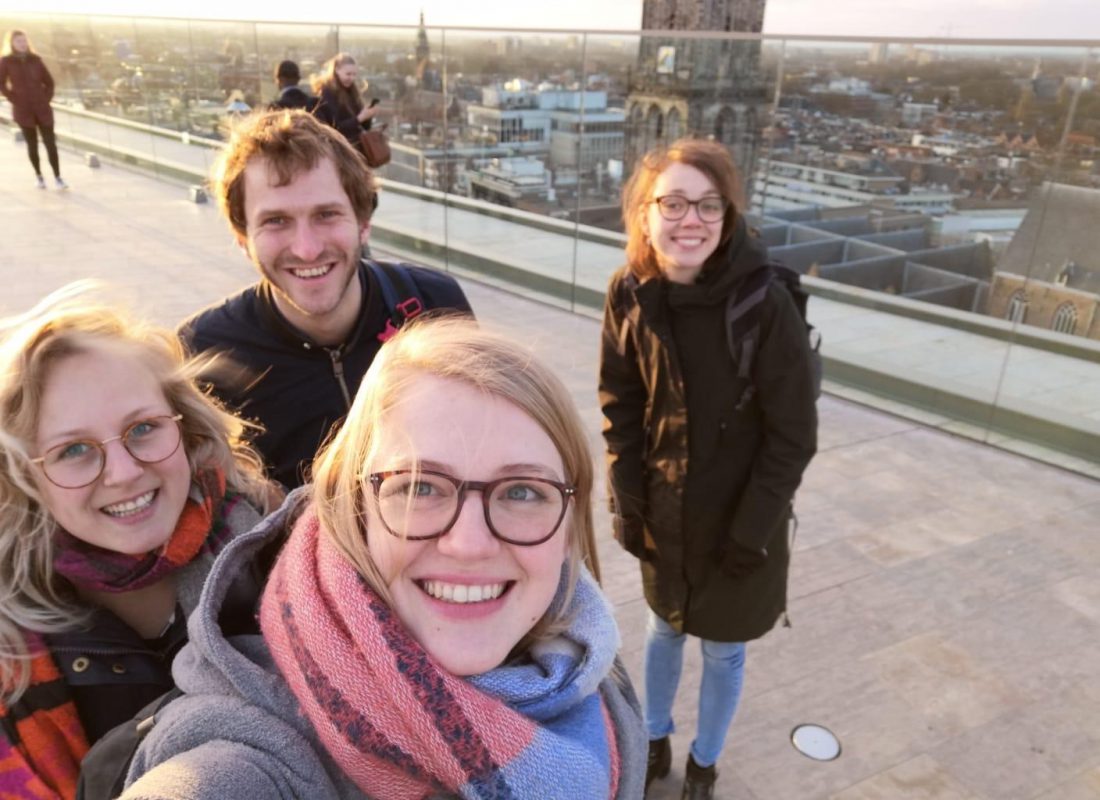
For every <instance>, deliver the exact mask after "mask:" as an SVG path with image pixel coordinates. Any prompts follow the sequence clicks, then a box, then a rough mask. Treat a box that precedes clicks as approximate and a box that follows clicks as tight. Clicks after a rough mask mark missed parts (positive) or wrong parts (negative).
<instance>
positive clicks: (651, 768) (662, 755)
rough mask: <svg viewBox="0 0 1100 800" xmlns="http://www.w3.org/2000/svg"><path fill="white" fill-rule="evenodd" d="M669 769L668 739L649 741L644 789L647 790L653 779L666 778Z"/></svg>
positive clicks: (670, 759)
mask: <svg viewBox="0 0 1100 800" xmlns="http://www.w3.org/2000/svg"><path fill="white" fill-rule="evenodd" d="M671 768H672V745H671V743H669V741H668V737H667V736H666V737H664V738H663V739H650V740H649V758H648V759H647V760H646V766H645V788H646V789H647V790H648V789H649V784H651V783H653V780H654V779H655V778H664V777H666V776H667V775H668V771H669V769H671Z"/></svg>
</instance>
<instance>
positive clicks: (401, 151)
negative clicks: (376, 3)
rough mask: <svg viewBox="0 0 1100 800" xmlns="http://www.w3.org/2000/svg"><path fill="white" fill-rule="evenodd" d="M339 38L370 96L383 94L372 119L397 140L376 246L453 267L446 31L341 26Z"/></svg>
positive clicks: (385, 171)
mask: <svg viewBox="0 0 1100 800" xmlns="http://www.w3.org/2000/svg"><path fill="white" fill-rule="evenodd" d="M333 45H334V46H335V47H336V48H338V51H339V52H345V53H350V54H351V55H352V57H354V58H355V61H356V64H357V65H358V67H359V88H360V92H361V94H362V96H363V98H364V100H365V101H366V102H368V103H369V102H372V101H373V100H374V99H375V98H377V99H378V103H377V107H378V108H379V109H380V112H379V114H378V115H377V116H376V117H375V118H374V119H375V121H374V123H373V124H374V125H375V126H379V125H381V126H385V131H386V135H387V136H388V138H389V141H390V148H391V159H392V160H391V162H390V163H389V164H388V165H386V166H384V167H381V168H380V169H377V170H376V171H375V174H376V175H377V176H378V177H380V178H381V179H383V187H382V190H381V194H380V197H379V205H378V209H377V211H376V212H375V214H374V219H373V222H372V227H371V245H372V248H373V249H375V250H377V251H379V252H380V253H382V254H391V255H394V256H397V257H400V258H406V259H409V260H411V261H416V262H421V263H425V264H429V265H431V266H434V267H438V268H439V269H449V268H450V260H449V254H448V245H447V216H446V207H445V206H444V204H443V197H444V194H443V192H444V191H446V190H448V189H449V188H450V183H449V173H448V172H447V168H446V165H447V164H448V158H447V156H448V153H447V150H446V136H445V131H446V128H447V124H448V119H447V115H446V110H447V105H446V97H445V95H444V91H443V89H444V72H443V71H444V64H443V50H444V41H443V34H442V33H441V32H440V31H439V30H427V29H425V30H423V31H422V32H421V31H420V30H418V29H417V28H416V27H415V26H410V27H393V28H382V27H379V28H374V27H364V26H341V27H340V29H339V36H338V39H337V40H335V41H334V42H333Z"/></svg>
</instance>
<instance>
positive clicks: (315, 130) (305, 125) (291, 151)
mask: <svg viewBox="0 0 1100 800" xmlns="http://www.w3.org/2000/svg"><path fill="white" fill-rule="evenodd" d="M256 158H262V159H265V160H266V161H267V162H268V163H269V164H270V165H271V168H272V170H273V171H274V173H275V175H276V176H277V178H278V185H279V186H286V185H287V184H289V183H290V182H291V181H293V180H294V179H295V178H296V177H297V176H298V175H300V174H301V173H302V172H306V171H308V170H311V169H313V168H315V167H316V166H317V165H318V164H319V163H321V160H322V159H325V158H327V159H330V160H331V161H332V163H333V165H334V166H335V167H336V172H337V174H338V175H339V176H340V184H341V185H342V186H343V187H344V192H345V194H347V196H348V200H349V201H350V202H351V207H352V209H353V210H354V212H355V218H356V219H357V220H358V221H359V224H360V225H365V224H366V223H367V222H368V221H369V220H370V217H371V213H372V212H373V211H374V207H375V205H376V204H377V203H376V198H375V194H376V190H375V186H374V176H373V175H372V174H371V171H370V168H369V167H368V166H367V162H366V161H365V160H364V158H363V156H362V154H360V153H359V152H358V151H357V150H356V149H355V148H353V147H352V146H351V145H350V144H348V142H347V140H346V139H344V137H343V136H341V135H340V134H339V133H338V132H337V131H335V130H333V129H332V128H330V127H329V126H327V125H325V124H323V123H321V122H318V121H317V120H316V119H314V118H313V117H312V116H311V115H309V114H307V113H306V112H304V111H301V110H297V109H295V110H286V111H269V112H266V113H262V114H253V115H250V116H248V117H245V118H244V119H243V120H241V122H240V123H238V124H237V125H236V126H235V127H234V128H233V133H232V136H231V137H230V139H229V143H228V144H227V145H226V147H225V149H224V150H222V152H221V154H220V155H219V156H218V159H217V160H216V161H215V162H214V166H213V169H212V170H211V173H210V190H211V193H212V194H213V195H214V197H216V198H217V201H218V208H219V209H220V210H221V212H222V214H223V215H224V216H225V218H226V219H227V220H228V221H229V226H230V227H231V228H232V229H233V233H234V235H235V236H236V237H237V240H238V241H242V242H243V241H244V240H245V239H246V238H247V237H248V224H247V221H246V219H245V214H244V171H245V168H246V167H247V166H248V165H249V164H250V163H251V162H252V160H253V159H256Z"/></svg>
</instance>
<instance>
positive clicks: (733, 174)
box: [623, 139, 742, 280]
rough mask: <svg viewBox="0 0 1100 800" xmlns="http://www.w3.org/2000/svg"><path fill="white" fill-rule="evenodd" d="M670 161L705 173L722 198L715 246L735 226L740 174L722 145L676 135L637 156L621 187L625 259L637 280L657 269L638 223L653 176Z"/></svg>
mask: <svg viewBox="0 0 1100 800" xmlns="http://www.w3.org/2000/svg"><path fill="white" fill-rule="evenodd" d="M671 164H687V165H688V166H689V167H695V169H697V170H699V171H700V172H702V173H703V174H704V175H706V176H707V179H708V180H710V182H711V183H713V184H714V188H715V189H717V190H718V194H720V195H721V196H722V198H723V199H724V200H725V201H726V203H727V207H726V216H725V219H723V220H722V236H721V238H720V239H719V245H718V246H719V247H721V246H722V245H724V244H725V243H726V242H728V241H729V240H730V237H731V236H733V232H734V230H735V223H736V222H737V209H738V208H739V207H740V205H741V202H742V201H741V177H740V175H739V174H738V172H737V166H736V165H735V164H734V163H733V156H731V155H730V152H729V150H727V149H726V147H725V145H722V144H719V143H718V142H715V141H712V140H710V139H677V140H676V141H675V142H673V143H672V144H670V145H669V146H668V147H667V148H657V149H656V150H651V151H650V152H648V153H646V154H645V155H644V156H642V157H641V159H639V160H638V163H637V164H636V165H635V167H634V173H633V174H632V175H631V176H630V180H629V181H627V183H626V186H625V187H623V225H624V226H625V227H626V261H627V264H628V265H629V266H630V271H631V272H632V273H633V274H634V277H636V278H637V279H638V280H645V279H646V278H651V277H655V276H657V275H659V274H660V273H661V269H660V267H658V266H657V253H656V251H655V250H654V249H653V244H652V243H651V242H650V240H649V237H648V236H647V235H646V232H645V228H644V226H643V224H642V214H643V211H644V209H645V206H646V204H648V203H649V202H651V201H652V200H653V197H652V195H653V186H654V184H656V183H657V178H658V177H660V175H661V173H662V172H664V171H665V170H666V169H668V167H669V165H671Z"/></svg>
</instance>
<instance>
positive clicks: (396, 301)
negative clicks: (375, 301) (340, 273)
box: [366, 261, 424, 342]
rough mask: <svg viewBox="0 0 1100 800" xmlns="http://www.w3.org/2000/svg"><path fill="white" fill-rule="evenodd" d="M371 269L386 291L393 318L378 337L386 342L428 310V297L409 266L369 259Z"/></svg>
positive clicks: (383, 293)
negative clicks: (421, 292) (425, 301)
mask: <svg viewBox="0 0 1100 800" xmlns="http://www.w3.org/2000/svg"><path fill="white" fill-rule="evenodd" d="M366 263H367V269H369V270H370V271H371V274H372V275H374V279H375V282H376V283H377V284H378V288H379V289H380V290H381V292H382V303H383V304H384V305H385V306H386V313H387V314H388V315H389V318H388V319H387V320H386V325H385V327H384V328H383V329H382V332H381V333H379V334H378V341H380V342H385V341H388V340H389V339H391V338H392V337H393V335H394V334H395V333H397V331H398V329H399V328H400V327H401V326H402V325H404V324H405V323H406V322H408V321H409V320H410V319H412V318H413V317H418V316H420V315H421V314H423V313H424V300H423V298H421V296H420V290H419V289H418V288H417V286H416V282H415V281H413V278H412V275H411V274H410V273H409V269H408V267H406V266H405V265H404V264H398V263H396V262H393V261H367V262H366Z"/></svg>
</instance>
